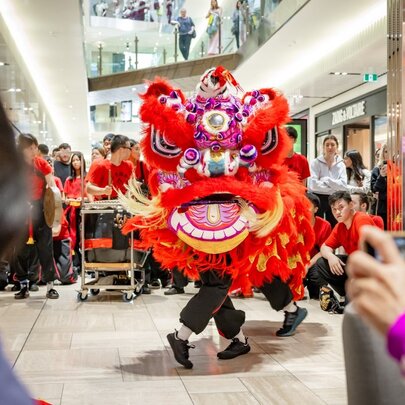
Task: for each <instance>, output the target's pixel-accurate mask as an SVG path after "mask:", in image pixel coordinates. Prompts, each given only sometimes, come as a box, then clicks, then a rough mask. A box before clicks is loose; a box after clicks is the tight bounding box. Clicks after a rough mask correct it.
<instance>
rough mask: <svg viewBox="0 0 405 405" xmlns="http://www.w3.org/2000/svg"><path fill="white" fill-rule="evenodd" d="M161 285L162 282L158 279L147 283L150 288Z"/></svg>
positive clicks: (156, 288) (156, 287)
mask: <svg viewBox="0 0 405 405" xmlns="http://www.w3.org/2000/svg"><path fill="white" fill-rule="evenodd" d="M161 286H162V283H161V282H160V280H159V279H155V280H152V281H151V283H150V284H149V287H150V288H151V289H152V290H158V289H159V288H160V287H161Z"/></svg>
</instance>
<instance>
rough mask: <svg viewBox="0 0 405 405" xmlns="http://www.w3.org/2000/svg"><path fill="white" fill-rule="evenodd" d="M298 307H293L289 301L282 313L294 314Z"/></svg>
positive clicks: (293, 303) (292, 303) (293, 304)
mask: <svg viewBox="0 0 405 405" xmlns="http://www.w3.org/2000/svg"><path fill="white" fill-rule="evenodd" d="M297 309H298V307H297V306H296V305H295V302H294V301H291V302H290V303H289V304H288V305H286V306H285V307H284V308H283V311H286V312H295V311H297Z"/></svg>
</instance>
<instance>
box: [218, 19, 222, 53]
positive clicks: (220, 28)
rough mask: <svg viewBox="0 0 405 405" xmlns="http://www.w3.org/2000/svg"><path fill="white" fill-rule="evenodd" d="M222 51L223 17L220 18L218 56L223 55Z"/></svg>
mask: <svg viewBox="0 0 405 405" xmlns="http://www.w3.org/2000/svg"><path fill="white" fill-rule="evenodd" d="M221 49H222V17H221V16H219V23H218V54H219V55H221Z"/></svg>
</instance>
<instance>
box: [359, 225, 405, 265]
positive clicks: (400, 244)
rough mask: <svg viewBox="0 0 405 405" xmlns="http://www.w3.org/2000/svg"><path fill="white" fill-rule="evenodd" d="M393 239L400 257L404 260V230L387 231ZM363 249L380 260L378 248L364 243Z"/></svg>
mask: <svg viewBox="0 0 405 405" xmlns="http://www.w3.org/2000/svg"><path fill="white" fill-rule="evenodd" d="M388 233H389V234H390V235H391V236H392V237H393V239H394V242H395V244H396V245H397V248H398V250H399V253H400V255H401V257H402V258H403V259H404V260H405V232H388ZM363 250H364V251H366V252H367V253H368V254H369V255H371V256H373V257H375V258H376V259H377V260H379V261H381V257H380V255H379V254H378V250H375V249H374V248H373V247H372V246H371V245H370V244H369V243H367V242H366V243H365V244H364V246H363Z"/></svg>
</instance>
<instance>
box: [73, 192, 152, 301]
mask: <svg viewBox="0 0 405 405" xmlns="http://www.w3.org/2000/svg"><path fill="white" fill-rule="evenodd" d="M81 217H82V226H81V247H82V271H81V290H80V291H79V292H78V294H77V298H78V300H79V301H86V300H87V298H88V295H89V293H90V294H91V295H98V294H99V293H100V290H101V289H105V290H108V291H121V292H122V299H123V301H125V302H132V301H133V300H134V299H135V298H136V297H137V296H138V295H140V294H141V293H142V290H143V286H144V283H145V269H144V266H145V262H146V260H147V258H148V255H149V253H150V252H149V251H143V250H138V249H134V247H133V246H134V233H133V232H131V233H130V235H129V237H124V236H123V235H122V234H121V230H120V227H121V225H122V224H123V222H124V221H125V219H126V218H128V217H130V214H129V213H128V212H126V211H125V210H124V208H123V207H122V205H121V204H120V202H119V201H118V200H103V201H96V202H85V203H83V204H82V208H81ZM116 240H118V245H120V246H119V247H118V248H117V246H114V243H115V242H116ZM115 244H116V245H117V243H115ZM90 275H91V276H92V277H93V278H89V277H90ZM136 275H138V277H137V278H136V277H135V276H136ZM86 276H87V277H86Z"/></svg>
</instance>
